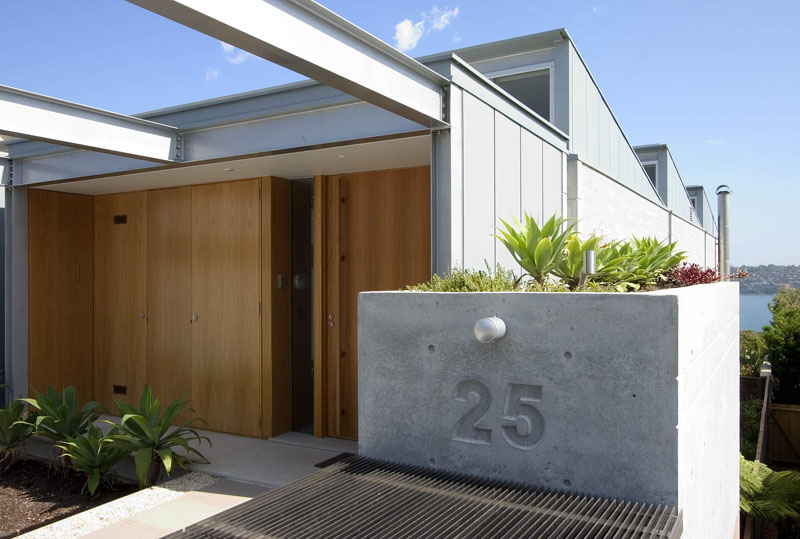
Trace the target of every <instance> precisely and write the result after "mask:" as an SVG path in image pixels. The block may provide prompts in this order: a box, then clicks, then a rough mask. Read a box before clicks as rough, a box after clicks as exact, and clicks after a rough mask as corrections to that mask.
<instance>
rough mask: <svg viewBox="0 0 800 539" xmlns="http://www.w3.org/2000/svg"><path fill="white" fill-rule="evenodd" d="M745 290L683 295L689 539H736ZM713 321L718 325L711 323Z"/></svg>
mask: <svg viewBox="0 0 800 539" xmlns="http://www.w3.org/2000/svg"><path fill="white" fill-rule="evenodd" d="M738 292H739V284H738V283H735V282H734V283H720V284H715V285H704V286H695V287H690V288H683V289H676V290H674V291H672V294H669V292H667V291H663V292H658V293H657V294H663V295H667V294H669V295H675V296H677V299H678V306H679V311H680V317H679V327H678V347H679V356H678V357H679V363H678V369H679V373H678V418H679V421H678V466H679V468H678V477H679V482H678V500H679V503H678V506H679V509H680V510H682V511H683V523H684V529H685V530H686V531H685V533H684V537H686V538H687V539H691V538H695V537H696V538H706V537H732V536H733V531H734V529H733V524H734V522H735V520H736V516H737V513H738V502H739V459H738V447H739V376H738V375H739V373H738V365H739V293H738ZM709 321H713V322H709Z"/></svg>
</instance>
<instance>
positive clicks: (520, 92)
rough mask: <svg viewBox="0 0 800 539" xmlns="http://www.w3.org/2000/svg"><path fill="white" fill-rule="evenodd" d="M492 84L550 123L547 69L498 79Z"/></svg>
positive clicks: (548, 72)
mask: <svg viewBox="0 0 800 539" xmlns="http://www.w3.org/2000/svg"><path fill="white" fill-rule="evenodd" d="M494 82H495V83H496V84H497V85H498V86H500V88H502V89H503V90H505V91H506V92H508V93H510V94H511V95H513V96H514V97H516V98H517V99H519V100H520V101H522V103H523V104H525V105H527V106H528V107H529V108H531V109H533V111H534V112H536V113H537V114H538V115H539V116H541V117H542V118H544V119H545V120H547V121H548V122H549V121H551V118H550V70H549V69H545V70H542V71H534V72H532V73H521V74H519V75H512V76H509V77H500V78H497V79H494Z"/></svg>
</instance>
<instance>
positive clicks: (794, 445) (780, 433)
mask: <svg viewBox="0 0 800 539" xmlns="http://www.w3.org/2000/svg"><path fill="white" fill-rule="evenodd" d="M768 433H769V434H768V437H767V438H768V446H769V461H770V462H771V463H775V464H781V465H788V466H800V405H796V404H777V403H773V404H772V406H770V408H769V427H768Z"/></svg>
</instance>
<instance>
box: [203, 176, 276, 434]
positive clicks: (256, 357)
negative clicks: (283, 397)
mask: <svg viewBox="0 0 800 539" xmlns="http://www.w3.org/2000/svg"><path fill="white" fill-rule="evenodd" d="M259 183H260V180H257V179H256V180H244V181H235V182H228V183H218V184H211V185H201V186H194V187H192V317H191V321H192V324H191V325H192V404H193V406H194V408H195V410H196V411H197V415H198V416H200V417H202V418H204V419H205V420H206V421H208V424H209V427H210V428H212V429H214V430H221V431H225V432H233V433H237V434H244V435H248V436H259V435H260V408H261V337H260V335H261V327H260V326H261V317H260V308H261V307H260V302H261V233H260V230H261V217H260V216H261V213H260V200H259Z"/></svg>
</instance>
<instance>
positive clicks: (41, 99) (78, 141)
mask: <svg viewBox="0 0 800 539" xmlns="http://www.w3.org/2000/svg"><path fill="white" fill-rule="evenodd" d="M0 135H6V136H9V137H19V138H24V139H29V140H41V141H45V142H52V143H55V144H60V145H63V146H71V147H73V148H82V149H86V150H91V151H95V152H102V153H110V154H115V155H122V156H125V157H134V158H137V159H146V160H148V161H155V162H159V163H172V162H175V161H180V159H181V144H180V135H179V134H178V130H177V129H176V128H174V127H171V126H168V125H162V124H159V123H155V122H151V121H148V120H142V119H141V118H135V117H132V116H126V115H124V114H117V113H114V112H108V111H105V110H101V109H96V108H92V107H87V106H84V105H78V104H76V103H71V102H69V101H63V100H61V99H56V98H53V97H48V96H44V95H40V94H35V93H33V92H27V91H25V90H18V89H16V88H11V87H9V86H3V85H0Z"/></svg>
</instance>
